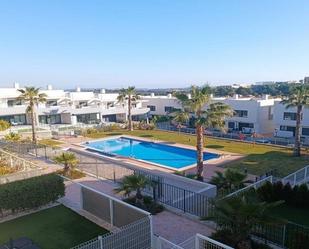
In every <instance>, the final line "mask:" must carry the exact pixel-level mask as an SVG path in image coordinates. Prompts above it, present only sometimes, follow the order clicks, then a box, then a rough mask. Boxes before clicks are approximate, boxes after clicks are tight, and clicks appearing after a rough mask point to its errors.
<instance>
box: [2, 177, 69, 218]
mask: <svg viewBox="0 0 309 249" xmlns="http://www.w3.org/2000/svg"><path fill="white" fill-rule="evenodd" d="M64 193H65V186H64V183H63V179H62V178H61V177H59V176H58V175H55V174H48V175H43V176H38V177H32V178H29V179H26V180H21V181H16V182H11V183H7V184H3V185H0V212H1V214H2V215H3V213H4V212H8V211H11V212H12V213H16V212H19V211H23V210H26V209H35V208H38V207H41V206H44V205H47V204H49V203H53V202H55V201H57V200H58V199H59V198H60V197H62V196H64Z"/></svg>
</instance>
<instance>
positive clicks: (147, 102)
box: [142, 96, 181, 115]
mask: <svg viewBox="0 0 309 249" xmlns="http://www.w3.org/2000/svg"><path fill="white" fill-rule="evenodd" d="M142 100H143V102H142V106H143V107H147V106H155V107H156V110H155V111H150V114H153V115H166V114H167V113H166V112H165V110H164V108H165V106H173V107H174V108H181V104H180V103H179V101H178V100H177V99H176V98H174V97H171V98H168V97H167V96H154V97H151V96H142Z"/></svg>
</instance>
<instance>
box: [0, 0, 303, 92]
mask: <svg viewBox="0 0 309 249" xmlns="http://www.w3.org/2000/svg"><path fill="white" fill-rule="evenodd" d="M0 11H1V12H0V86H8V85H11V84H12V83H13V82H20V83H21V84H22V85H25V84H26V85H37V86H45V85H46V84H49V83H51V84H52V85H54V86H55V87H61V88H70V87H75V86H77V85H80V86H81V87H105V88H115V87H125V86H127V85H135V86H137V87H147V88H155V87H181V86H188V85H191V84H203V83H206V82H208V83H210V84H223V83H235V82H238V83H241V82H255V81H264V80H293V79H301V78H302V77H304V76H306V75H309V18H308V13H309V1H308V0H295V1H291V0H252V1H248V0H225V1H224V0H222V1H220V0H218V1H212V0H201V1H198V0H186V1H184V0H157V1H152V0H140V1H134V0H130V1H128V0H123V1H120V0H119V1H117V0H115V1H104V0H101V1H91V0H89V1H85V0H83V1H79V0H72V1H70V0H65V1H64V0H53V1H44V0H40V1H31V0H20V1H16V0H2V1H0Z"/></svg>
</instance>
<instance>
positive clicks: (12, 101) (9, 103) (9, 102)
mask: <svg viewBox="0 0 309 249" xmlns="http://www.w3.org/2000/svg"><path fill="white" fill-rule="evenodd" d="M7 103H8V106H9V107H12V106H15V105H21V104H22V103H21V100H19V99H18V100H8V102H7Z"/></svg>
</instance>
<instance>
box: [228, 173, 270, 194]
mask: <svg viewBox="0 0 309 249" xmlns="http://www.w3.org/2000/svg"><path fill="white" fill-rule="evenodd" d="M266 182H270V183H272V182H273V176H268V177H266V178H264V179H262V180H259V181H257V182H255V183H252V184H250V185H248V186H246V187H244V188H242V189H239V190H237V191H235V192H233V193H230V194H228V195H227V196H225V197H223V199H224V198H227V197H231V196H234V195H238V194H240V193H242V192H244V191H247V190H249V189H251V188H254V189H257V188H259V187H261V186H262V185H263V184H265V183H266Z"/></svg>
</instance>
